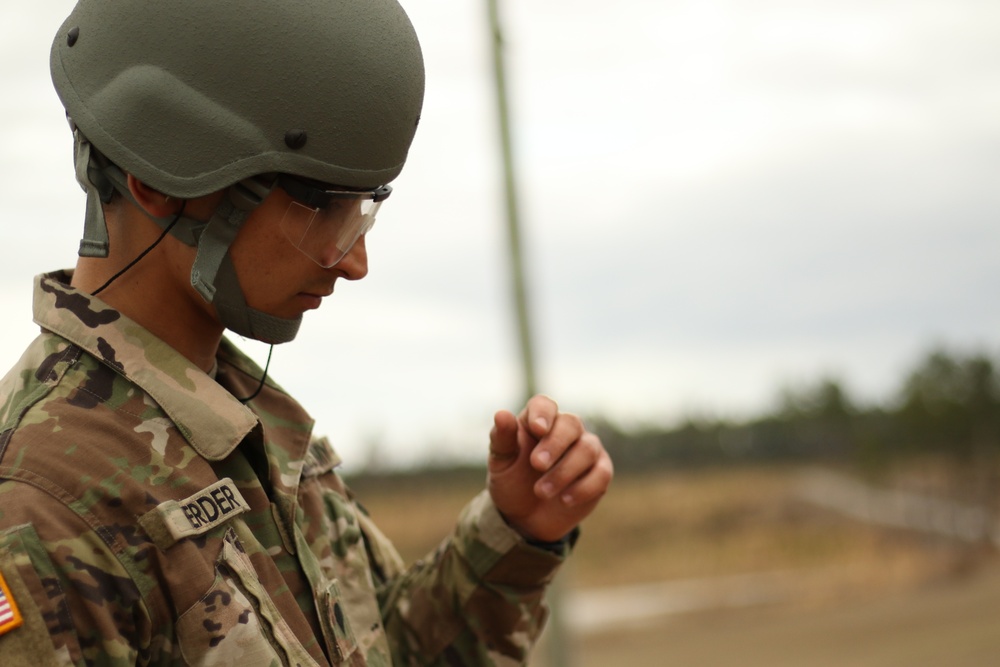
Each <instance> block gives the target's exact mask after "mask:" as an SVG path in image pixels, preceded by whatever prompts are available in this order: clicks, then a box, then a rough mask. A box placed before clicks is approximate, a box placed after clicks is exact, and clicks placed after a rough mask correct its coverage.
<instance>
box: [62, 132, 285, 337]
mask: <svg viewBox="0 0 1000 667" xmlns="http://www.w3.org/2000/svg"><path fill="white" fill-rule="evenodd" d="M74 135H75V139H76V142H75V151H74V152H75V156H76V175H77V180H78V181H79V182H80V185H81V186H83V188H84V190H86V192H87V214H86V219H85V221H84V236H83V240H81V241H80V252H79V254H80V256H81V257H107V256H108V230H107V221H106V220H105V218H104V210H103V207H102V202H103V203H107V202H110V201H111V197H112V195H113V192H114V191H115V190H117V191H118V193H119V194H121V195H122V196H123V197H125V198H126V199H128V200H129V201H130V202H132V204H133V205H135V206H137V207H138V208H139V209H140V210H144V209H142V207H141V206H139V204H138V202H136V200H135V198H134V197H133V196H132V193H131V192H130V191H129V189H128V181H127V178H126V176H125V173H124V172H123V171H122V170H121V169H119V168H118V167H116V166H115V165H113V164H111V163H109V162H107V161H105V160H103V159H102V158H101V157H100V155H99V154H98V153H97V152H96V151H93V150H91V145H90V142H88V141H87V140H86V138H84V137H83V135H82V134H80V132H79V131H78V130H77V131H76V132H74ZM272 187H273V184H270V185H268V184H264V183H260V182H259V181H257V180H255V179H245V180H243V181H241V182H239V183H236V184H234V185H231V186H230V187H229V188H228V189H227V190H226V197H224V198H223V199H222V201H221V202H219V205H218V206H217V207H216V209H215V211H214V212H213V213H212V217H210V218H209V219H208V221H207V222H206V221H203V220H196V219H194V218H191V217H189V216H186V215H183V214H182V215H180V216H179V217H175V218H157V217H154V216H152V215H149V214H148V213H147V215H148V216H149V218H150V219H151V220H153V221H154V222H156V223H157V224H158V225H159V226H160V227H161V228H163V229H168V228H169V232H170V234H171V235H173V236H174V237H176V238H177V239H178V240H180V241H181V242H182V243H184V244H186V245H189V246H194V247H197V249H198V250H197V253H196V255H195V260H194V264H193V265H192V267H191V285H192V286H193V287H194V288H195V290H196V291H197V292H198V294H200V295H201V297H202V298H203V299H205V301H206V302H208V303H211V304H213V305H214V306H215V310H216V313H218V315H219V320H220V321H221V322H222V324H223V326H225V327H226V328H227V329H229V330H230V331H233V332H234V333H236V334H239V335H240V336H246V337H247V338H253V339H254V340H259V341H261V342H264V343H270V344H272V345H275V344H279V343H287V342H289V341H291V340H293V339H294V338H295V336H296V334H298V331H299V325H300V324H301V323H302V316H301V315H300V316H298V317H295V318H290V319H286V318H281V317H275V316H274V315H269V314H267V313H265V312H263V311H260V310H257V309H255V308H251V307H250V306H249V305H247V302H246V296H245V295H244V294H243V289H242V288H241V287H240V282H239V278H238V277H237V275H236V269H235V267H234V266H233V263H232V258H231V257H230V255H229V247H230V246H231V245H232V243H233V240H234V239H235V238H236V234H237V232H239V230H240V227H242V226H243V223H244V222H245V221H246V219H247V217H249V215H250V213H251V212H252V211H253V210H254V209H255V208H256V207H257V206H259V205H260V203H261V202H262V201H263V200H264V198H265V197H267V195H268V194H269V193H270V191H271V188H272Z"/></svg>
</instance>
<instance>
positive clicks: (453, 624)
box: [365, 491, 571, 665]
mask: <svg viewBox="0 0 1000 667" xmlns="http://www.w3.org/2000/svg"><path fill="white" fill-rule="evenodd" d="M366 524H370V522H367V521H366ZM365 528H366V533H369V534H368V537H369V540H370V541H372V542H373V548H372V549H371V550H372V552H373V558H374V560H375V561H376V562H377V567H376V568H375V569H376V576H377V578H378V577H379V575H380V573H379V572H378V570H379V569H381V570H382V573H381V577H380V579H381V581H380V582H379V585H378V595H379V604H380V606H381V610H382V616H383V619H384V623H385V628H386V631H387V633H388V637H389V644H390V647H391V650H392V654H393V662H394V664H400V665H456V664H461V665H498V664H505V665H509V664H512V663H513V664H518V663H520V664H524V663H526V662H527V658H528V653H529V651H530V650H531V648H532V646H533V645H534V643H535V641H536V640H537V639H538V636H539V634H540V633H541V630H542V627H543V625H544V622H545V619H546V616H547V609H546V607H545V605H544V602H543V597H544V593H545V589H546V586H547V585H548V584H549V583H550V582H551V581H552V578H553V576H554V575H555V573H556V571H557V569H558V567H559V565H560V564H561V563H562V561H563V560H564V558H565V556H566V554H567V553H568V551H569V550H570V548H571V546H570V545H569V544H566V545H565V546H563V547H561V548H556V549H553V548H541V547H538V546H533V545H530V544H528V543H527V542H525V541H524V539H523V538H521V537H520V536H519V535H518V534H517V533H516V532H515V531H514V530H513V529H511V528H510V527H509V526H508V525H507V523H506V522H505V521H504V520H503V518H502V517H501V516H500V513H499V512H498V511H497V509H496V507H495V506H494V505H493V502H492V501H491V500H490V497H489V494H488V493H487V492H486V491H483V492H482V493H481V494H479V495H478V496H477V497H476V498H475V499H474V500H473V501H472V502H470V503H469V504H468V505H467V506H466V507H465V509H464V510H463V512H462V514H461V516H460V518H459V521H458V524H457V526H456V528H455V531H454V532H453V534H452V535H451V536H450V537H449V538H448V539H446V540H445V541H444V542H442V543H441V545H440V546H439V547H438V549H437V550H436V551H435V552H434V553H433V554H432V555H431V556H429V557H428V558H427V559H425V560H423V561H418V562H417V563H416V564H414V565H413V566H412V567H411V568H410V569H409V570H406V571H401V570H399V569H398V568H397V567H395V566H394V565H393V560H392V559H391V558H383V557H380V555H379V552H380V551H381V550H382V547H380V546H379V544H380V543H381V541H383V540H385V538H384V537H382V536H381V534H380V533H378V532H377V530H375V529H374V527H372V526H370V525H366V526H365ZM385 550H386V551H389V550H391V547H389V548H386V549H385ZM393 553H394V552H393Z"/></svg>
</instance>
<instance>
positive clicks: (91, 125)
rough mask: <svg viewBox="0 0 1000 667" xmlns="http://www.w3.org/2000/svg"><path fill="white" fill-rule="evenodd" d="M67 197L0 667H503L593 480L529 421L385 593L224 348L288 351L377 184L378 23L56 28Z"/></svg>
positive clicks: (344, 508)
mask: <svg viewBox="0 0 1000 667" xmlns="http://www.w3.org/2000/svg"><path fill="white" fill-rule="evenodd" d="M51 68H52V77H53V81H54V83H55V86H56V90H57V92H58V94H59V96H60V98H61V100H62V102H63V104H64V106H65V107H66V111H67V115H68V116H69V119H70V123H71V127H72V129H73V137H74V142H75V159H76V171H77V178H78V180H79V181H80V183H81V185H82V186H83V187H84V189H85V190H86V192H87V211H86V217H85V230H84V238H83V241H82V242H81V245H80V251H79V254H80V258H79V260H78V262H77V265H76V268H75V270H72V271H69V270H67V271H58V272H55V273H50V274H45V275H42V276H39V277H38V278H37V279H36V281H35V296H34V317H35V321H36V322H37V323H38V324H39V325H40V326H41V327H42V333H41V335H40V336H39V337H38V338H37V339H36V340H35V341H34V342H33V343H32V344H31V345H30V346H29V348H28V350H27V351H26V352H25V354H24V356H23V357H22V359H21V360H20V362H19V363H18V365H17V366H16V367H15V368H14V369H13V370H12V371H11V372H10V373H8V374H7V376H6V377H5V378H4V379H3V380H2V383H0V406H2V408H0V664H2V665H3V666H4V667H12V666H17V665H31V666H32V667H38V666H39V665H107V666H117V665H179V664H189V665H244V666H246V667H254V666H257V665H298V666H302V667H306V666H312V665H327V664H333V665H342V664H348V665H366V664H368V665H390V664H398V665H444V664H447V665H478V664H516V663H523V662H524V661H525V660H526V659H527V655H528V651H529V649H530V648H531V646H532V644H533V642H534V641H535V639H536V638H537V636H538V634H539V632H540V630H541V627H542V624H543V622H544V618H545V609H544V606H543V604H542V595H543V592H544V589H545V586H546V584H548V582H549V581H550V580H551V578H552V576H553V575H554V573H555V572H556V570H557V569H558V567H559V565H560V563H561V562H562V561H563V559H564V558H565V557H566V556H567V555H568V553H569V551H570V550H571V549H572V545H573V542H574V540H575V536H576V534H577V531H578V528H577V526H578V524H579V522H580V521H581V520H582V519H583V518H584V517H586V516H587V515H588V514H589V513H590V512H591V511H592V510H593V508H594V506H595V505H596V504H597V502H598V500H599V499H600V497H601V496H602V495H603V493H604V492H605V490H606V489H607V486H608V484H609V483H610V480H611V476H612V466H611V462H610V460H609V458H608V456H607V454H606V452H605V451H604V448H603V447H602V445H601V443H600V441H599V440H598V439H597V438H596V436H594V435H592V434H590V433H589V432H587V431H586V429H585V428H584V426H583V425H582V424H581V422H580V420H579V419H578V418H577V417H575V416H573V415H570V414H566V413H561V412H559V410H558V408H557V406H556V404H555V403H554V402H553V401H551V400H550V399H548V398H546V397H544V396H538V397H535V398H533V399H531V400H530V401H529V402H528V404H527V406H526V407H525V408H524V409H523V410H522V411H521V412H520V413H519V414H518V415H516V416H515V415H514V414H513V413H511V412H508V411H505V410H501V411H499V412H497V413H496V416H495V423H494V425H493V428H492V430H491V432H490V435H489V443H490V451H489V455H488V457H489V458H488V470H489V475H488V484H487V489H485V490H484V491H483V492H482V493H481V494H479V495H478V496H477V497H476V498H474V499H473V500H472V501H471V502H470V503H469V504H468V506H467V507H466V508H465V509H464V510H463V512H462V514H461V516H460V517H459V519H458V522H457V524H456V527H455V530H454V532H453V533H452V535H451V536H449V537H447V538H446V539H445V540H444V541H443V542H442V543H441V546H440V547H439V548H438V549H437V550H436V551H435V552H434V553H433V554H432V555H430V556H429V557H428V558H426V559H424V560H422V561H420V562H418V563H416V564H415V565H413V566H412V567H410V568H409V569H407V568H406V567H404V564H403V563H402V562H401V560H400V558H399V556H398V554H397V553H396V551H395V550H394V549H393V547H392V545H391V544H390V543H389V542H388V541H387V539H386V538H385V537H384V536H383V535H382V534H381V533H380V532H379V531H378V529H377V528H376V527H375V526H374V525H373V524H372V522H371V520H370V519H369V518H368V517H367V516H366V515H365V513H364V512H363V511H362V510H361V509H360V506H359V505H358V504H357V503H356V502H355V500H354V498H353V496H352V494H351V492H350V490H349V489H348V488H346V487H345V485H344V483H343V481H342V479H341V478H340V476H339V475H338V474H337V471H336V468H337V465H338V463H339V459H338V458H337V455H336V454H335V453H334V451H333V450H332V449H331V447H330V445H329V443H328V442H327V441H326V440H325V439H323V438H321V437H317V436H315V435H313V434H312V433H311V426H312V420H311V419H310V417H309V416H308V415H307V414H306V412H305V411H304V410H303V409H302V408H301V407H300V406H299V405H298V404H297V403H296V402H295V401H294V400H293V399H292V398H291V397H289V396H288V395H287V394H286V393H285V392H284V391H282V389H281V388H280V387H279V386H278V385H277V384H275V383H274V382H272V381H271V380H269V379H268V378H267V374H266V369H265V370H261V369H260V368H259V367H257V366H256V365H254V364H253V363H252V362H251V361H250V360H249V359H248V358H247V357H245V356H244V355H243V354H241V353H240V351H239V350H238V349H236V347H234V346H233V345H232V344H231V343H230V342H229V341H228V340H227V339H225V338H224V337H223V332H224V330H225V329H229V330H231V331H233V332H236V333H238V334H240V335H243V336H248V337H251V338H254V339H258V340H262V341H265V342H268V343H271V344H275V343H282V342H287V341H290V340H292V339H293V338H294V337H295V334H296V331H297V329H298V327H299V323H300V321H301V319H302V315H303V313H304V311H306V310H309V309H313V308H316V307H318V306H319V305H320V302H321V301H322V299H323V298H324V297H326V296H329V295H330V294H331V293H332V292H333V287H334V283H335V282H336V281H337V280H338V279H344V280H358V279H361V278H363V277H364V276H365V274H366V272H367V255H366V248H365V234H366V232H367V231H368V230H369V229H370V228H371V225H372V223H373V221H374V217H375V214H376V212H377V210H378V208H379V206H380V205H381V204H382V202H384V201H385V200H386V199H387V198H388V197H389V195H390V193H391V187H390V186H389V185H388V183H389V182H390V181H392V180H393V179H394V178H395V177H396V176H397V175H398V174H399V172H400V170H401V169H402V166H403V163H404V161H405V158H406V153H407V151H408V149H409V145H410V142H411V140H412V138H413V134H414V132H415V130H416V126H417V121H418V119H419V114H420V108H421V103H422V96H423V65H422V60H421V53H420V48H419V45H418V43H417V39H416V36H415V34H414V32H413V29H412V26H411V25H410V22H409V20H408V19H407V17H406V15H405V13H404V12H403V10H402V9H401V8H400V7H399V5H397V4H396V2H395V0H364V2H362V1H360V0H296V1H295V2H277V1H275V0H212V1H211V2H206V1H204V0H161V1H160V2H146V1H143V0H117V1H116V2H107V1H106V0H80V2H79V4H78V5H77V7H76V8H75V9H74V11H73V12H72V14H71V15H70V17H69V18H68V19H67V20H66V22H65V23H64V24H63V26H62V27H61V28H60V29H59V31H58V33H57V35H56V38H55V41H54V43H53V46H52V51H51Z"/></svg>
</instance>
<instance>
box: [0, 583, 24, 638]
mask: <svg viewBox="0 0 1000 667" xmlns="http://www.w3.org/2000/svg"><path fill="white" fill-rule="evenodd" d="M23 622H24V619H22V618H21V612H19V611H18V610H17V603H16V602H14V596H13V595H11V593H10V587H8V586H7V581H6V580H5V579H4V578H3V573H2V572H0V635H2V634H6V633H7V632H10V631H11V630H13V629H14V628H18V627H20V626H21V624H22V623H23Z"/></svg>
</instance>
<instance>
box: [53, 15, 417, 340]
mask: <svg viewBox="0 0 1000 667" xmlns="http://www.w3.org/2000/svg"><path fill="white" fill-rule="evenodd" d="M50 65H51V72H52V79H53V82H54V84H55V88H56V91H57V93H58V95H59V97H60V99H61V100H62V103H63V105H64V106H65V108H66V113H67V116H68V117H69V119H70V122H71V126H72V127H73V131H74V136H75V158H76V168H77V178H78V180H79V181H80V183H81V185H82V186H83V187H84V189H85V190H86V191H87V199H88V203H87V216H86V222H85V232H84V238H83V241H82V242H81V245H80V254H81V255H83V256H98V257H100V256H107V253H108V235H107V229H106V225H105V221H104V216H103V211H102V207H101V202H102V201H103V202H105V203H106V202H108V201H110V200H111V198H112V197H113V194H114V192H115V191H117V192H119V193H121V194H122V195H124V196H126V197H129V198H130V197H131V195H130V193H129V192H128V188H127V184H126V180H125V176H124V174H125V173H129V174H132V175H134V176H135V177H136V178H138V179H139V180H141V181H143V182H144V183H146V184H148V185H149V186H150V187H152V188H154V189H156V190H158V191H159V192H162V193H163V194H165V195H169V196H173V197H177V198H191V197H198V196H201V195H205V194H209V193H212V192H217V191H220V190H227V191H228V193H229V196H228V197H224V198H223V202H222V204H220V205H219V207H218V209H217V210H216V211H215V213H214V215H213V216H212V217H211V218H210V219H209V220H208V221H199V220H194V219H192V218H181V220H180V223H181V224H177V225H175V226H173V227H171V229H170V233H171V234H173V235H174V236H176V237H177V238H179V239H181V240H182V241H183V242H185V243H187V244H189V245H192V246H197V248H198V251H197V258H196V260H195V264H194V267H193V268H192V272H191V281H192V284H193V285H194V287H195V288H196V289H197V290H198V291H199V293H200V294H201V295H202V296H203V297H204V298H205V299H206V301H209V302H211V303H213V304H214V305H215V308H216V311H217V312H218V314H219V317H220V319H221V321H222V323H223V324H224V325H225V326H226V327H227V328H229V329H231V330H233V331H235V332H236V333H239V334H241V335H245V336H249V337H252V338H257V339H260V340H266V341H270V342H284V341H287V340H291V339H292V338H294V336H295V334H296V332H297V330H298V325H299V322H300V320H301V318H297V319H295V320H285V319H280V318H276V317H273V316H270V315H267V314H266V313H262V312H260V311H256V310H253V309H251V308H249V307H248V306H247V305H246V301H245V298H244V296H243V293H242V290H241V289H240V287H239V282H238V280H237V277H236V273H235V270H234V268H233V266H232V262H231V261H230V259H229V256H228V249H229V245H230V243H231V242H232V240H233V238H234V237H235V235H236V232H237V231H238V230H239V227H240V226H241V225H242V223H243V221H244V220H245V219H246V217H247V215H249V213H250V211H252V210H253V208H254V207H255V206H256V205H257V204H259V203H260V201H262V200H263V198H264V197H266V196H267V194H268V192H269V188H270V187H273V184H271V185H267V184H266V182H262V181H261V180H260V179H259V178H256V177H259V176H260V175H262V174H288V175H293V176H297V177H304V178H307V179H311V180H314V181H319V182H322V183H330V184H336V185H337V186H340V187H344V188H350V189H375V188H377V187H379V186H382V185H385V184H386V183H388V182H389V181H391V180H393V179H394V178H395V177H396V176H397V175H398V174H399V172H400V170H401V169H402V167H403V163H404V162H405V160H406V155H407V151H408V150H409V146H410V143H411V141H412V140H413V136H414V133H415V131H416V126H417V122H418V120H419V116H420V108H421V104H422V101H423V90H424V72H423V61H422V57H421V52H420V46H419V44H418V42H417V37H416V34H415V33H414V30H413V27H412V25H411V23H410V21H409V19H408V17H407V16H406V13H405V12H404V10H403V9H402V7H400V5H399V4H398V3H397V2H396V0H295V2H284V1H278V0H211V1H208V2H206V1H205V0H158V1H157V2H149V0H116V1H115V2H108V1H107V0H80V1H79V2H78V4H77V5H76V7H75V8H74V10H73V12H72V13H71V14H70V16H69V17H68V18H67V19H66V21H65V22H64V23H63V25H62V27H61V28H60V29H59V31H58V33H57V35H56V38H55V40H54V42H53V45H52V50H51V57H50ZM157 222H158V223H160V224H161V225H162V226H165V225H166V224H167V221H165V220H159V219H158V220H157Z"/></svg>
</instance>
